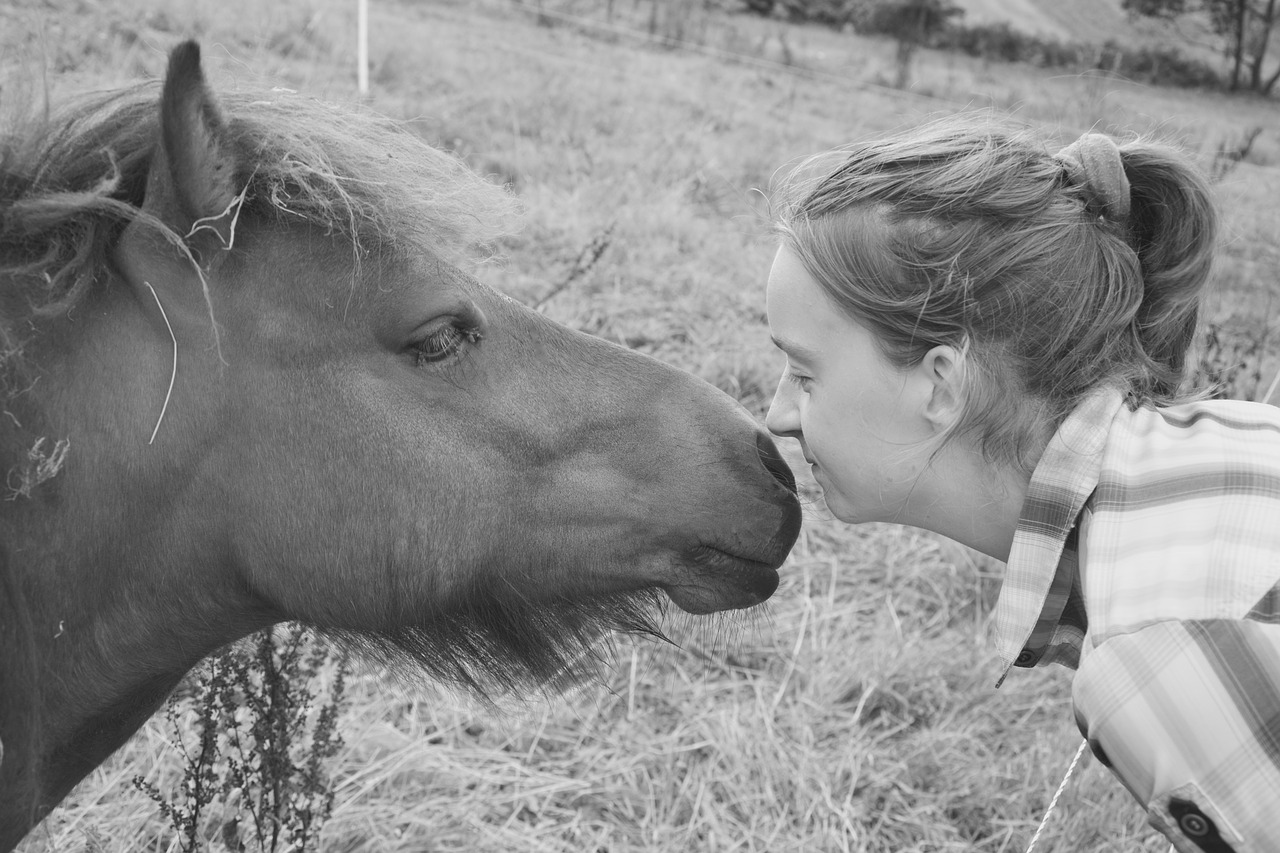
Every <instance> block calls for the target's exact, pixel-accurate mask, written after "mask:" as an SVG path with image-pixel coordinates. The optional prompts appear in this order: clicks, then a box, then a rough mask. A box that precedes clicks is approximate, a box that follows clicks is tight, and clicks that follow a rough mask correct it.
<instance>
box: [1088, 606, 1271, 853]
mask: <svg viewBox="0 0 1280 853" xmlns="http://www.w3.org/2000/svg"><path fill="white" fill-rule="evenodd" d="M1072 700H1073V703H1074V706H1075V713H1076V722H1077V724H1078V725H1079V726H1080V730H1081V732H1082V733H1083V734H1084V736H1085V737H1086V738H1087V739H1088V741H1089V745H1090V747H1091V748H1092V750H1093V753H1094V755H1095V756H1097V758H1098V759H1099V760H1100V761H1101V762H1102V763H1103V764H1104V765H1106V766H1107V767H1109V768H1110V769H1111V771H1112V772H1113V773H1115V775H1116V776H1117V777H1119V779H1120V781H1121V782H1122V783H1123V784H1124V785H1125V787H1126V788H1128V790H1129V792H1130V793H1132V794H1133V796H1134V797H1136V798H1137V800H1138V802H1139V803H1141V804H1142V805H1143V806H1144V807H1145V808H1146V810H1147V816H1148V818H1149V820H1150V822H1151V825H1152V826H1154V827H1155V828H1156V829H1158V830H1159V831H1160V832H1162V833H1164V834H1165V835H1166V836H1167V837H1168V838H1169V840H1170V841H1172V842H1173V846H1174V847H1175V848H1176V849H1177V850H1178V851H1179V853H1197V851H1210V852H1211V853H1223V851H1233V853H1264V851H1276V850H1280V818H1278V817H1277V814H1280V625H1276V624H1265V623H1263V622H1258V621H1253V620H1249V619H1243V620H1235V619H1213V620H1204V621H1169V622H1157V623H1154V624H1151V625H1148V626H1146V627H1143V628H1141V629H1140V630H1137V631H1133V632H1131V633H1125V634H1119V635H1115V636H1112V637H1109V638H1108V639H1106V640H1105V641H1103V642H1102V643H1101V644H1099V645H1098V646H1096V647H1095V648H1092V649H1089V650H1088V652H1087V653H1086V654H1085V656H1084V659H1083V661H1082V662H1081V665H1080V669H1079V671H1078V672H1077V674H1076V677H1075V680H1074V683H1073V685H1072Z"/></svg>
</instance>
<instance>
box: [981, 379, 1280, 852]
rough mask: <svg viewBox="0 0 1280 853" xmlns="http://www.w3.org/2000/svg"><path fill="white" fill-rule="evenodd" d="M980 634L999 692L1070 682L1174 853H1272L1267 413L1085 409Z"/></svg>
mask: <svg viewBox="0 0 1280 853" xmlns="http://www.w3.org/2000/svg"><path fill="white" fill-rule="evenodd" d="M994 618H995V628H996V642H997V648H998V651H999V653H1000V657H1001V660H1002V661H1003V664H1004V666H1003V668H1002V674H1001V676H1000V681H1001V682H1002V681H1003V680H1004V676H1005V675H1006V674H1007V673H1008V672H1009V668H1010V667H1011V666H1014V665H1017V666H1037V665H1043V664H1047V663H1051V662H1055V663H1061V664H1064V665H1066V666H1069V667H1072V668H1076V669H1077V673H1076V675H1075V679H1074V682H1073V684H1072V700H1073V703H1074V706H1075V713H1076V721H1077V723H1078V724H1079V726H1080V729H1081V731H1082V732H1083V733H1084V734H1085V736H1086V738H1087V739H1088V741H1089V745H1090V747H1091V748H1092V750H1093V752H1094V754H1095V755H1096V756H1097V757H1098V758H1099V759H1100V760H1101V761H1102V763H1103V764H1105V765H1106V766H1108V767H1110V768H1111V770H1112V772H1113V773H1115V775H1116V776H1118V777H1119V779H1120V781H1121V782H1122V783H1123V784H1124V785H1125V787H1126V788H1128V789H1129V791H1130V792H1131V793H1132V794H1133V795H1134V796H1135V797H1136V798H1137V799H1138V801H1139V802H1140V803H1141V804H1142V805H1144V806H1145V807H1146V809H1147V814H1148V817H1149V819H1150V821H1151V824H1152V826H1154V827H1156V828H1157V829H1159V830H1160V831H1161V832H1163V833H1164V834H1165V835H1166V836H1168V838H1169V839H1170V840H1171V841H1172V842H1173V845H1174V847H1175V848H1177V850H1179V851H1182V853H1193V851H1202V850H1206V851H1235V853H1243V851H1252V853H1264V851H1280V408H1277V407H1275V406H1267V405H1262V404H1258V403H1242V402H1237V401H1226V400H1223V401H1211V402H1197V403H1188V404H1184V405H1179V406H1174V407H1170V408H1164V409H1154V408H1150V407H1142V408H1139V409H1137V410H1136V411H1134V410H1131V409H1130V408H1129V407H1128V406H1126V405H1123V398H1122V396H1121V394H1120V393H1119V392H1117V391H1114V390H1110V389H1108V390H1106V391H1102V392H1098V393H1096V394H1094V395H1093V396H1091V397H1089V398H1088V399H1087V400H1086V401H1085V402H1084V403H1083V404H1082V405H1081V406H1080V407H1079V408H1078V409H1077V410H1076V411H1075V412H1074V413H1072V414H1071V416H1070V417H1069V418H1068V419H1067V420H1066V422H1065V423H1064V424H1063V425H1062V427H1061V428H1060V429H1059V430H1058V432H1057V434H1056V435H1055V436H1054V437H1053V439H1052V441H1051V442H1050V444H1049V446H1048V447H1047V448H1046V450H1045V453H1044V456H1043V457H1042V458H1041V460H1040V462H1039V464H1038V465H1037V466H1036V470H1035V472H1034V474H1033V475H1032V478H1031V483H1030V486H1029V487H1028V492H1027V497H1026V501H1025V503H1024V505H1023V510H1022V518H1021V519H1020V520H1019V522H1018V529H1017V532H1016V534H1015V536H1014V540H1013V547H1012V549H1011V551H1010V554H1009V563H1008V568H1007V571H1006V574H1005V578H1004V582H1003V584H1002V586H1001V590H1000V599H999V601H998V603H997V604H996V610H995V614H994ZM998 684H999V682H997V686H998Z"/></svg>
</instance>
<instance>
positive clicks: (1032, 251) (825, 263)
mask: <svg viewBox="0 0 1280 853" xmlns="http://www.w3.org/2000/svg"><path fill="white" fill-rule="evenodd" d="M1086 142H1087V143H1090V144H1088V145H1084V143H1086ZM1082 148H1083V153H1082ZM837 153H838V154H839V155H840V158H841V159H840V161H839V163H838V165H837V166H836V167H835V168H834V169H833V170H832V169H827V170H826V171H825V172H822V173H820V174H818V175H817V177H808V178H805V177H803V176H802V175H803V174H804V173H806V172H808V173H812V172H813V168H814V163H815V162H816V161H809V162H808V163H806V164H805V166H802V167H801V168H800V169H798V170H796V172H794V173H793V176H792V178H791V180H790V182H789V186H788V187H787V191H786V195H785V196H784V197H783V200H782V206H781V209H780V215H779V217H778V222H777V230H778V231H779V232H780V234H781V236H782V241H783V244H784V246H786V247H787V248H788V249H789V250H791V251H792V252H794V253H795V255H796V256H797V257H798V258H799V259H800V261H801V263H802V264H803V265H804V267H805V269H806V270H807V271H808V273H809V274H810V275H811V276H813V278H814V279H815V280H816V281H817V282H818V283H819V284H820V285H821V286H822V288H823V289H824V290H825V291H826V292H827V294H828V295H829V296H830V297H831V298H832V300H834V302H835V303H836V304H837V305H838V306H840V308H841V309H843V310H844V311H845V312H846V313H847V314H848V315H849V317H850V318H851V319H853V320H854V321H856V322H857V323H859V324H861V325H863V326H864V327H866V328H868V329H870V330H871V331H872V332H873V333H874V335H875V337H876V339H877V340H878V342H879V344H880V347H881V349H882V351H883V352H884V354H885V356H886V357H887V358H888V359H889V360H890V361H891V362H892V363H893V364H895V365H897V366H898V367H900V368H904V369H905V368H907V367H909V366H911V365H914V364H916V363H918V362H919V361H920V359H921V358H923V357H924V355H925V353H927V352H928V351H929V350H930V349H931V348H933V347H935V346H938V345H949V346H952V347H955V348H956V349H957V350H958V351H960V352H961V353H962V354H963V361H962V367H963V373H962V381H963V382H964V391H965V400H966V408H965V411H964V413H963V415H962V417H961V419H960V421H959V422H958V423H957V424H956V426H955V427H954V428H953V429H952V430H951V431H950V433H949V434H948V435H949V436H950V437H954V436H955V435H958V434H960V433H968V434H971V435H974V436H976V438H977V439H978V442H979V445H980V447H981V448H982V450H983V453H984V454H985V455H986V457H987V458H988V459H993V460H1000V461H1004V462H1009V463H1012V464H1014V465H1017V466H1019V467H1021V468H1024V469H1026V468H1030V467H1031V466H1032V465H1033V464H1034V460H1033V459H1028V458H1027V456H1028V454H1029V453H1031V452H1033V451H1034V450H1035V449H1038V447H1039V446H1040V443H1041V442H1042V441H1043V439H1044V438H1047V435H1048V434H1049V433H1051V432H1052V430H1053V429H1055V428H1056V427H1057V426H1058V425H1059V424H1060V423H1061V422H1062V420H1063V419H1064V418H1065V417H1066V416H1067V414H1069V413H1070V412H1071V410H1072V409H1073V408H1075V406H1076V405H1077V404H1078V403H1079V402H1080V400H1081V399H1082V398H1083V397H1084V396H1085V395H1087V394H1088V393H1089V392H1090V391H1092V390H1093V389H1095V388H1097V387H1099V386H1102V385H1114V386H1118V387H1119V388H1120V389H1121V390H1122V391H1124V392H1126V394H1127V395H1128V397H1129V399H1130V401H1131V405H1137V404H1139V403H1142V402H1153V403H1159V404H1168V403H1170V402H1173V401H1175V400H1177V399H1179V388H1180V386H1181V385H1182V382H1183V378H1184V368H1185V366H1186V362H1187V352H1188V349H1189V347H1190V345H1191V343H1192V339H1193V337H1194V335H1195V332H1196V327H1197V321H1198V315H1199V303H1200V295H1201V293H1202V290H1203V288H1204V285H1205V283H1206V281H1207V279H1208V274H1209V268H1210V266H1211V263H1212V258H1213V249H1214V243H1215V239H1216V238H1215V231H1216V214H1215V212H1214V208H1213V204H1212V201H1211V198H1210V193H1209V188H1208V185H1207V183H1206V182H1205V180H1204V179H1203V178H1202V177H1201V176H1200V175H1199V173H1198V172H1197V171H1196V170H1195V169H1194V168H1193V167H1192V165H1191V164H1190V163H1189V162H1188V161H1187V160H1186V159H1185V158H1184V157H1183V156H1181V155H1180V154H1178V153H1177V152H1176V151H1175V150H1173V149H1171V148H1168V147H1166V146H1163V145H1159V144H1156V143H1152V142H1149V141H1144V140H1135V141H1132V142H1127V143H1124V144H1122V145H1119V146H1118V147H1117V146H1116V145H1115V143H1114V142H1112V141H1111V140H1109V139H1107V138H1106V137H1101V136H1100V135H1097V134H1090V135H1087V136H1086V137H1082V139H1081V140H1080V142H1079V143H1077V145H1075V146H1072V147H1071V149H1067V150H1064V151H1063V152H1059V153H1058V154H1054V153H1052V152H1051V151H1049V150H1048V149H1047V148H1046V147H1045V146H1044V144H1043V143H1042V142H1039V141H1036V140H1035V139H1033V138H1032V137H1031V136H1029V135H1028V134H1027V133H1025V132H1022V131H1010V130H1002V129H997V128H994V127H992V126H991V124H990V123H989V122H988V123H982V124H979V123H977V122H975V121H974V120H972V119H968V120H955V119H952V120H948V121H945V122H939V123H935V124H931V125H928V126H926V127H923V128H920V129H917V130H914V131H911V132H908V133H905V134H902V135H898V136H894V137H891V138H887V139H883V140H880V141H876V142H871V143H868V144H865V145H859V146H856V147H852V148H849V149H842V150H841V151H840V152H837ZM1117 158H1118V162H1116V160H1117ZM1108 159H1110V161H1111V163H1110V164H1108V162H1107V161H1108ZM1100 164H1101V165H1100ZM1126 209H1127V210H1126Z"/></svg>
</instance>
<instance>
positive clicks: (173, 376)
mask: <svg viewBox="0 0 1280 853" xmlns="http://www.w3.org/2000/svg"><path fill="white" fill-rule="evenodd" d="M143 284H145V285H146V286H147V290H150V291H151V295H152V296H153V297H155V300H156V307H157V308H159V309H160V316H161V317H163V318H164V326H165V328H166V329H168V330H169V337H170V338H171V339H172V340H173V371H172V372H171V373H170V374H169V390H168V391H166V392H165V395H164V405H163V406H161V407H160V417H158V418H156V428H155V429H153V430H152V431H151V439H150V440H149V441H148V442H147V444H151V443H153V442H154V441H155V440H156V433H158V432H159V431H160V422H161V421H163V420H164V413H165V412H167V411H169V398H170V397H172V396H173V380H175V379H177V378H178V338H177V337H176V336H175V335H174V334H173V326H172V325H170V324H169V315H168V314H166V313H165V311H164V306H163V305H161V304H160V294H158V293H156V289H155V288H154V287H152V286H151V282H149V281H144V282H143Z"/></svg>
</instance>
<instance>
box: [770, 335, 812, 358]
mask: <svg viewBox="0 0 1280 853" xmlns="http://www.w3.org/2000/svg"><path fill="white" fill-rule="evenodd" d="M769 339H770V340H771V341H773V345H774V346H775V347H777V348H778V349H780V350H782V351H783V352H785V353H786V354H787V355H788V356H789V357H791V358H792V359H794V360H796V361H803V362H804V363H806V364H813V363H814V362H816V361H817V360H818V354H817V353H816V352H815V351H813V350H811V349H809V348H808V347H806V346H803V345H801V344H798V343H796V342H795V341H789V340H787V339H786V338H779V337H777V336H776V335H774V336H770V338H769Z"/></svg>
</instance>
